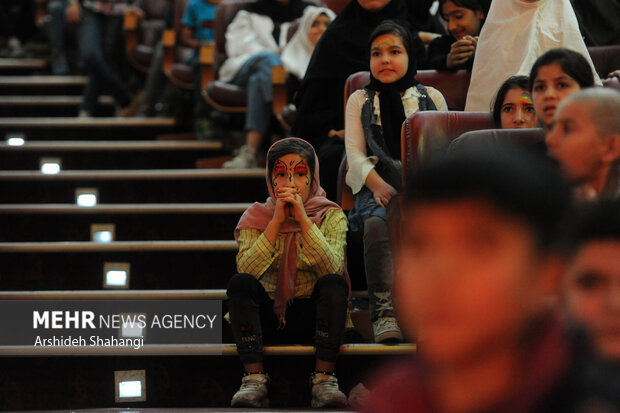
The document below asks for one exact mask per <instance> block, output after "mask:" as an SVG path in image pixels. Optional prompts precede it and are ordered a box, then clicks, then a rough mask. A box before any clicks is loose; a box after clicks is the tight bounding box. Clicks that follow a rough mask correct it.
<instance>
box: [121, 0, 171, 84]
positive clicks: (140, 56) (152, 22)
mask: <svg viewBox="0 0 620 413" xmlns="http://www.w3.org/2000/svg"><path fill="white" fill-rule="evenodd" d="M170 3H171V0H144V1H143V2H142V10H143V11H144V17H143V18H142V19H138V18H137V16H136V15H135V14H131V13H128V14H126V15H125V23H124V26H125V52H126V54H127V60H128V61H129V63H130V64H131V65H132V66H133V67H135V68H136V69H138V70H140V71H142V72H146V71H148V69H149V67H150V66H151V60H152V58H153V53H154V49H155V45H156V44H157V42H158V41H159V39H161V34H162V32H163V31H164V27H165V20H164V18H165V14H166V11H167V10H168V8H169V7H170Z"/></svg>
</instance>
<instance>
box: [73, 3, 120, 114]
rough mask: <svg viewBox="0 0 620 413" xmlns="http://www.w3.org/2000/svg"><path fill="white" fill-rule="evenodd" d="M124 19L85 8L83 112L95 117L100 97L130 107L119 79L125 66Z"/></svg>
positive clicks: (81, 34)
mask: <svg viewBox="0 0 620 413" xmlns="http://www.w3.org/2000/svg"><path fill="white" fill-rule="evenodd" d="M124 43H125V42H124V36H123V16H107V15H105V14H102V13H95V12H93V11H91V10H90V9H87V8H82V21H81V22H80V28H79V45H80V55H81V57H82V59H83V60H84V63H85V65H86V71H87V73H88V82H87V83H86V87H85V88H84V101H83V102H82V106H81V108H80V109H82V110H85V111H87V112H88V113H90V114H92V113H93V111H94V109H95V106H96V105H97V98H98V97H99V95H100V94H103V93H106V92H107V93H110V94H111V95H112V96H113V97H114V99H115V100H116V102H117V103H118V104H119V105H120V106H127V105H128V104H129V103H130V99H129V96H128V94H127V92H126V91H125V89H124V88H123V85H122V83H121V81H120V79H119V73H120V70H121V64H122V62H124V53H125V45H124Z"/></svg>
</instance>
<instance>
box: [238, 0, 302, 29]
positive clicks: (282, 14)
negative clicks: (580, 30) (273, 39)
mask: <svg viewBox="0 0 620 413" xmlns="http://www.w3.org/2000/svg"><path fill="white" fill-rule="evenodd" d="M310 4H311V3H308V2H306V1H302V0H290V1H289V2H288V3H286V4H282V3H280V2H278V1H276V0H258V1H256V2H252V3H247V4H246V5H245V6H243V10H246V11H248V12H250V13H255V14H262V15H264V16H269V17H270V18H271V20H273V21H274V22H275V23H285V22H290V21H293V20H295V19H297V18H299V17H301V16H302V15H303V14H304V9H305V8H306V6H308V5H310Z"/></svg>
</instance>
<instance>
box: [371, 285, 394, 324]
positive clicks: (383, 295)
mask: <svg viewBox="0 0 620 413" xmlns="http://www.w3.org/2000/svg"><path fill="white" fill-rule="evenodd" d="M373 294H374V295H375V297H377V302H376V305H377V314H378V315H379V318H382V317H383V314H384V313H385V312H386V311H394V305H393V304H392V292H391V291H385V292H377V291H375V292H374V293H373Z"/></svg>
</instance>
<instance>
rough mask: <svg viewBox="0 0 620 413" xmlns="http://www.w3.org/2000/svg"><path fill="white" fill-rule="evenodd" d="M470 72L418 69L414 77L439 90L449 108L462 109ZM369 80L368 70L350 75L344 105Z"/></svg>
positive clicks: (345, 89)
mask: <svg viewBox="0 0 620 413" xmlns="http://www.w3.org/2000/svg"><path fill="white" fill-rule="evenodd" d="M470 78H471V72H470V71H468V70H457V71H449V70H420V71H418V74H417V75H416V79H417V80H418V81H419V82H420V83H422V84H423V85H424V86H431V87H434V88H435V89H437V90H439V91H440V92H441V94H442V95H443V97H444V98H445V99H446V103H447V104H448V109H449V110H457V111H458V110H464V109H465V100H466V99H467V90H468V89H469V81H470ZM368 82H370V72H367V71H363V72H357V73H353V74H352V75H350V76H349V77H348V78H347V80H346V82H345V86H344V101H345V107H346V102H347V99H348V98H349V96H351V94H352V93H353V92H355V91H356V90H357V89H362V88H363V87H365V86H366V85H367V84H368Z"/></svg>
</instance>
